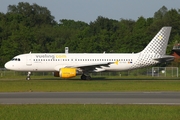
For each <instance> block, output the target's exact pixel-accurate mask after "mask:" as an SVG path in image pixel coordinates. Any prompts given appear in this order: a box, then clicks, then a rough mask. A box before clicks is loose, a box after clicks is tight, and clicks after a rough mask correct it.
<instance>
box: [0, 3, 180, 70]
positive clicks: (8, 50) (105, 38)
mask: <svg viewBox="0 0 180 120" xmlns="http://www.w3.org/2000/svg"><path fill="white" fill-rule="evenodd" d="M163 26H172V28H173V29H172V33H171V37H170V41H169V46H168V49H167V54H170V52H171V50H172V47H173V45H174V44H175V43H178V42H180V9H178V10H176V9H171V10H168V9H167V8H166V7H165V6H163V7H162V8H160V9H159V10H158V11H157V12H155V13H154V17H152V18H144V17H143V16H140V17H139V18H138V19H137V20H136V21H135V20H126V19H120V20H113V19H109V18H105V17H103V16H98V17H97V19H96V20H95V21H92V22H90V23H89V24H88V23H85V22H82V21H74V20H67V19H61V20H59V23H57V22H56V21H55V20H54V16H52V15H51V12H50V11H49V10H48V9H47V8H46V7H42V6H39V5H37V4H32V5H30V4H29V3H27V2H20V3H18V5H9V6H8V11H7V13H6V14H4V13H0V51H1V52H0V56H1V57H0V67H3V66H4V63H5V62H7V61H8V60H10V59H11V58H12V57H14V56H15V55H18V54H22V53H28V52H30V51H31V52H46V53H48V52H64V47H66V46H68V47H69V49H70V52H73V53H75V52H78V53H80V52H82V53H87V52H90V53H97V52H100V53H102V52H104V51H106V52H108V53H110V52H115V53H119V52H139V51H141V50H142V49H143V48H144V47H145V46H146V45H147V44H148V42H149V41H150V40H151V39H152V38H153V36H154V35H155V34H156V33H157V32H158V31H159V30H160V29H161V27H163Z"/></svg>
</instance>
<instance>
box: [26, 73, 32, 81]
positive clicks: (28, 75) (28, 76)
mask: <svg viewBox="0 0 180 120" xmlns="http://www.w3.org/2000/svg"><path fill="white" fill-rule="evenodd" d="M30 75H31V72H28V74H27V77H26V80H30V79H31V77H30Z"/></svg>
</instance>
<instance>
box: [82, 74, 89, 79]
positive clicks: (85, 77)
mask: <svg viewBox="0 0 180 120" xmlns="http://www.w3.org/2000/svg"><path fill="white" fill-rule="evenodd" d="M81 80H91V76H90V75H85V74H82V75H81Z"/></svg>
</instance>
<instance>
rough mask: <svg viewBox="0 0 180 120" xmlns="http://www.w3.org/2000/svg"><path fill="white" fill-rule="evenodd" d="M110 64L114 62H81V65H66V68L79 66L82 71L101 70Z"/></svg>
mask: <svg viewBox="0 0 180 120" xmlns="http://www.w3.org/2000/svg"><path fill="white" fill-rule="evenodd" d="M110 64H114V62H100V63H95V64H83V65H73V66H66V68H67V67H68V68H79V69H81V70H82V71H83V72H102V71H105V69H103V68H102V67H103V66H104V67H109V65H110Z"/></svg>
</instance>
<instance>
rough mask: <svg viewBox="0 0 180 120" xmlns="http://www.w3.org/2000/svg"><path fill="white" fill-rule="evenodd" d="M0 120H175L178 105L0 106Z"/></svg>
mask: <svg viewBox="0 0 180 120" xmlns="http://www.w3.org/2000/svg"><path fill="white" fill-rule="evenodd" d="M0 119H3V120H179V119H180V106H168V105H90V104H88V105H76V104H70V105H49V104H46V105H0Z"/></svg>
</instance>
